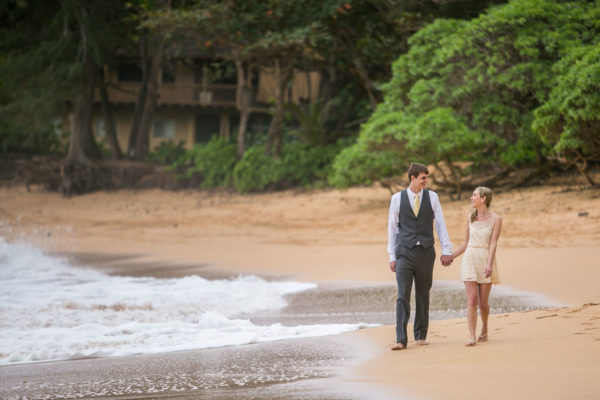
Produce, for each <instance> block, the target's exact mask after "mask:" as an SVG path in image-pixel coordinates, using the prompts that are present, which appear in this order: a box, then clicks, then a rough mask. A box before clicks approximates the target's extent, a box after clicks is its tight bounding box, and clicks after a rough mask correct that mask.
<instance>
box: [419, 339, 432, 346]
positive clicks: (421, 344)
mask: <svg viewBox="0 0 600 400" xmlns="http://www.w3.org/2000/svg"><path fill="white" fill-rule="evenodd" d="M417 344H418V345H419V346H427V345H428V344H429V342H428V341H427V340H422V339H419V340H417Z"/></svg>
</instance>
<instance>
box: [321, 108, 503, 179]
mask: <svg viewBox="0 0 600 400" xmlns="http://www.w3.org/2000/svg"><path fill="white" fill-rule="evenodd" d="M383 110H384V108H383V107H380V108H379V109H378V110H377V111H376V113H375V115H374V116H373V118H371V120H370V121H369V122H368V123H367V124H365V125H364V126H363V130H362V132H361V135H360V136H359V138H358V141H357V142H356V143H355V144H354V145H353V146H351V147H349V148H346V149H344V150H343V151H342V152H341V153H340V155H339V156H338V157H337V158H336V160H335V161H334V164H333V170H332V173H331V175H330V177H329V182H330V183H331V184H332V185H333V186H335V187H338V188H345V187H348V186H351V185H355V184H362V183H364V184H370V183H372V182H373V181H376V180H378V179H380V178H382V177H387V176H394V175H401V174H403V173H404V171H405V170H406V168H407V166H408V165H409V164H410V163H411V162H412V161H418V162H421V163H425V164H435V163H436V162H438V161H442V160H444V161H450V162H452V161H464V160H467V159H469V160H473V159H476V160H477V161H479V162H481V159H480V156H478V155H480V154H481V153H482V150H483V148H484V147H485V146H487V145H489V144H490V142H491V141H492V140H493V138H492V137H491V136H490V135H489V134H487V133H485V132H476V131H473V130H471V129H469V128H468V127H467V126H466V125H465V124H464V123H463V122H462V121H461V120H460V118H459V117H458V116H456V115H455V114H454V113H453V112H452V110H451V109H448V108H436V109H434V110H432V111H430V112H428V113H426V114H424V115H422V116H421V117H418V118H415V117H414V116H413V115H410V114H405V113H403V112H401V111H392V112H386V111H383ZM380 114H381V115H380Z"/></svg>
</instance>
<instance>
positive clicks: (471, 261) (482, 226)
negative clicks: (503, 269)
mask: <svg viewBox="0 0 600 400" xmlns="http://www.w3.org/2000/svg"><path fill="white" fill-rule="evenodd" d="M491 202H492V191H491V190H490V189H488V188H486V187H478V188H476V189H475V191H473V195H472V196H471V205H472V206H473V212H472V213H471V215H470V216H469V218H468V220H467V234H466V236H465V241H464V242H463V243H462V244H461V245H460V246H459V247H458V249H456V251H455V252H454V254H452V256H453V257H454V258H456V257H458V256H459V255H461V254H462V253H465V256H464V257H463V262H462V265H461V268H460V276H461V280H462V281H463V282H464V283H465V289H466V291H467V300H468V309H467V322H468V324H469V333H470V339H469V341H468V342H467V343H466V346H475V344H476V342H485V341H486V340H487V339H488V316H489V314H490V306H489V305H488V299H489V297H490V290H491V289H492V284H497V283H500V279H499V275H498V267H497V266H496V246H497V244H498V238H499V237H500V231H501V230H502V218H501V217H500V216H499V215H497V214H495V213H492V212H490V209H489V207H490V203H491ZM477 305H479V312H480V314H481V322H482V327H481V332H480V334H479V337H478V338H477V339H475V329H476V327H477Z"/></svg>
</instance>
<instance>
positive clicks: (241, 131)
mask: <svg viewBox="0 0 600 400" xmlns="http://www.w3.org/2000/svg"><path fill="white" fill-rule="evenodd" d="M235 68H236V71H237V93H236V106H237V108H238V110H239V111H240V124H239V127H238V137H237V153H238V156H239V157H240V158H241V157H242V156H243V155H244V153H245V152H246V131H247V129H248V117H249V116H250V105H249V103H250V101H249V100H250V99H249V95H250V94H249V93H248V80H249V79H247V78H246V72H245V70H244V64H243V63H242V60H241V59H240V57H239V54H237V53H236V54H235Z"/></svg>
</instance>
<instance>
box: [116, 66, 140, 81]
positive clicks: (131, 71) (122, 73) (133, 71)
mask: <svg viewBox="0 0 600 400" xmlns="http://www.w3.org/2000/svg"><path fill="white" fill-rule="evenodd" d="M118 74H119V82H141V81H142V77H143V74H142V70H141V69H140V67H138V66H137V64H131V63H130V64H121V65H119V68H118Z"/></svg>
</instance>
